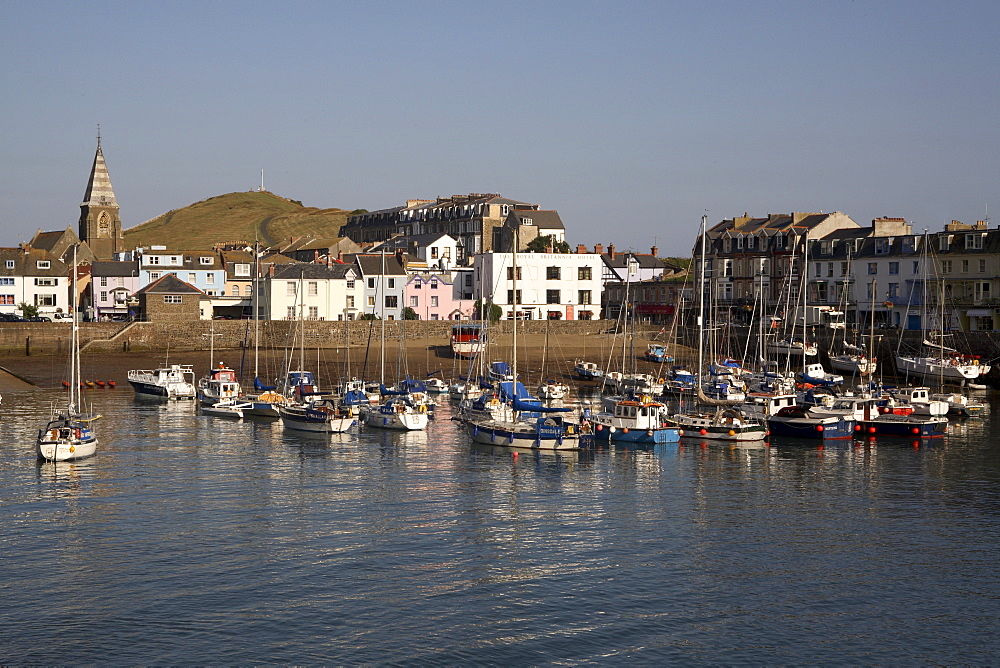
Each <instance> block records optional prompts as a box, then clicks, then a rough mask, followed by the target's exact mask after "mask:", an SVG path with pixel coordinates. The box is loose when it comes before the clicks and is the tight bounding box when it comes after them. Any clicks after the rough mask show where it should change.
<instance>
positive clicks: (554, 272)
mask: <svg viewBox="0 0 1000 668" xmlns="http://www.w3.org/2000/svg"><path fill="white" fill-rule="evenodd" d="M559 274H560V272H559V267H545V280H547V281H558V280H559Z"/></svg>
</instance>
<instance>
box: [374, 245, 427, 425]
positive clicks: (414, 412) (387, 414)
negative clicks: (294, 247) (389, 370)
mask: <svg viewBox="0 0 1000 668" xmlns="http://www.w3.org/2000/svg"><path fill="white" fill-rule="evenodd" d="M384 283H385V251H382V275H381V276H380V277H379V288H380V289H381V287H382V285H383V284H384ZM382 303H383V304H384V303H385V300H384V299H383V300H382ZM374 312H375V310H374V308H373V309H372V313H374ZM381 320H382V334H381V341H380V353H379V355H380V356H379V367H380V369H379V376H380V381H379V389H380V391H381V393H382V395H383V396H385V397H388V398H386V399H384V400H383V401H382V402H381V403H380V404H378V405H377V406H361V417H362V420H363V421H364V424H365V426H367V427H376V428H379V429H395V430H401V431H420V430H422V429H426V428H427V422H428V419H429V416H428V415H427V405H426V404H419V405H418V404H416V403H415V402H414V401H413V400H412V399H411V398H410V396H409V394H408V392H406V391H405V390H399V391H395V392H394V391H391V390H389V389H388V388H386V386H385V313H384V312H383V313H382V318H381ZM399 336H400V337H402V336H403V333H402V330H400V333H399Z"/></svg>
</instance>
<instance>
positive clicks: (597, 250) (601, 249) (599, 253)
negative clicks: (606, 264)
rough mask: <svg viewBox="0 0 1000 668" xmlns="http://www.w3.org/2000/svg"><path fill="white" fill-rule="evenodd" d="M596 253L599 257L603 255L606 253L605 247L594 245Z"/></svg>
mask: <svg viewBox="0 0 1000 668" xmlns="http://www.w3.org/2000/svg"><path fill="white" fill-rule="evenodd" d="M594 252H595V253H597V254H598V255H601V254H602V253H604V246H602V245H601V244H594Z"/></svg>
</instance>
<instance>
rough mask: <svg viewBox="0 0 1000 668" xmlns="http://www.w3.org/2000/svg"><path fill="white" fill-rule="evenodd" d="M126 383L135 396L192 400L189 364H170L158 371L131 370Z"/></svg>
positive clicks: (192, 374) (193, 386)
mask: <svg viewBox="0 0 1000 668" xmlns="http://www.w3.org/2000/svg"><path fill="white" fill-rule="evenodd" d="M128 382H129V385H131V386H132V389H133V390H135V393H136V395H137V396H138V395H144V396H149V397H159V398H161V399H168V400H174V399H180V400H184V399H194V398H195V397H196V396H197V394H198V392H197V390H196V389H195V385H194V369H193V368H192V366H191V365H190V364H171V365H169V366H163V367H160V368H159V369H132V370H130V371H129V372H128Z"/></svg>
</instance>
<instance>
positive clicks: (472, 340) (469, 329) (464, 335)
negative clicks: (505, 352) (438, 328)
mask: <svg viewBox="0 0 1000 668" xmlns="http://www.w3.org/2000/svg"><path fill="white" fill-rule="evenodd" d="M485 348H486V329H485V328H484V327H483V326H482V325H475V324H471V323H465V324H461V325H454V326H452V328H451V352H452V353H454V354H455V356H456V357H466V358H468V357H475V356H476V355H478V354H479V353H481V352H482V351H483V350H484V349H485Z"/></svg>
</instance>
